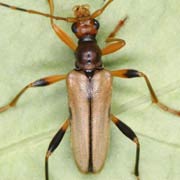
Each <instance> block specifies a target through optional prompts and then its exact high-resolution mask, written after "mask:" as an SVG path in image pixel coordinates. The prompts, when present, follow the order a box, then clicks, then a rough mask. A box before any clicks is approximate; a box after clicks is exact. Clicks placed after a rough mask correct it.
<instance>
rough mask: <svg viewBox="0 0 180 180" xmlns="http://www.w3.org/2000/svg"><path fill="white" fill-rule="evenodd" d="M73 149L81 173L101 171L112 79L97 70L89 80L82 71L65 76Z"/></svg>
mask: <svg viewBox="0 0 180 180" xmlns="http://www.w3.org/2000/svg"><path fill="white" fill-rule="evenodd" d="M67 87H68V88H67V89H68V97H69V109H70V114H71V115H70V125H71V140H72V149H73V154H74V157H75V161H76V163H77V166H78V167H79V169H80V170H81V171H82V172H85V173H86V172H93V173H95V172H98V171H100V170H101V168H102V167H103V164H104V161H105V159H106V155H107V151H108V145H109V122H110V104H111V94H112V76H111V73H110V72H109V71H107V70H98V71H96V72H95V74H94V75H93V77H92V79H88V77H87V76H86V75H85V73H83V72H82V71H75V70H73V71H71V72H70V73H69V74H68V76H67Z"/></svg>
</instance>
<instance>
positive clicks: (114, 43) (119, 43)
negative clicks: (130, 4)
mask: <svg viewBox="0 0 180 180" xmlns="http://www.w3.org/2000/svg"><path fill="white" fill-rule="evenodd" d="M126 20H127V16H126V17H125V18H124V19H123V20H120V21H119V23H118V24H117V25H116V27H115V28H114V30H113V31H112V32H111V33H110V34H109V36H108V37H107V38H106V43H111V44H108V45H107V46H105V47H104V48H103V49H102V55H106V54H110V53H113V52H115V51H117V50H119V49H121V48H122V47H123V46H125V44H126V43H125V41H124V40H123V39H119V38H115V36H116V34H117V32H118V31H119V30H120V29H121V27H122V26H123V25H124V23H125V21H126Z"/></svg>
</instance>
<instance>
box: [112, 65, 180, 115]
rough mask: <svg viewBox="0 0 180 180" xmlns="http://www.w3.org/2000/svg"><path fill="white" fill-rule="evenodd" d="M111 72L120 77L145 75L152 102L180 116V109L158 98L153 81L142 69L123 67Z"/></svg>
mask: <svg viewBox="0 0 180 180" xmlns="http://www.w3.org/2000/svg"><path fill="white" fill-rule="evenodd" d="M111 73H112V75H113V76H116V77H120V78H135V77H143V78H144V80H145V82H146V84H147V87H148V89H149V92H150V95H151V100H152V102H153V103H155V104H156V105H157V106H159V107H160V108H161V109H163V110H164V111H168V112H170V113H172V114H175V115H177V116H180V111H178V110H175V109H173V108H170V107H169V106H167V105H165V104H163V103H161V102H160V101H159V100H158V97H157V95H156V93H155V91H154V89H153V88H152V86H151V83H150V81H149V79H148V77H147V76H146V75H145V74H144V73H143V72H140V71H137V70H134V69H122V70H116V71H111Z"/></svg>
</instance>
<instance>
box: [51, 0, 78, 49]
mask: <svg viewBox="0 0 180 180" xmlns="http://www.w3.org/2000/svg"><path fill="white" fill-rule="evenodd" d="M48 3H49V8H50V14H51V16H53V15H54V2H53V0H48ZM50 22H51V26H52V28H53V30H54V31H55V33H56V34H57V36H58V37H59V38H60V39H61V40H62V41H63V42H64V43H65V44H66V45H67V46H69V47H70V48H71V49H72V50H73V51H75V50H76V47H77V45H76V43H74V41H73V40H72V38H71V37H70V36H69V35H68V34H67V33H66V32H64V31H63V30H62V29H61V28H60V27H58V26H57V25H56V24H55V23H54V21H53V18H50Z"/></svg>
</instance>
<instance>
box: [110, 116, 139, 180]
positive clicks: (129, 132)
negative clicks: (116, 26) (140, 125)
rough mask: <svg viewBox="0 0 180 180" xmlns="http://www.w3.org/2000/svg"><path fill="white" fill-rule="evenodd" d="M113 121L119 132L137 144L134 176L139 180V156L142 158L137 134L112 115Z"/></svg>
mask: <svg viewBox="0 0 180 180" xmlns="http://www.w3.org/2000/svg"><path fill="white" fill-rule="evenodd" d="M111 119H112V121H113V123H114V124H115V125H116V126H117V127H118V128H119V130H120V131H121V132H122V133H123V134H124V135H125V136H127V137H128V138H129V139H131V140H132V141H133V142H134V143H136V162H135V169H134V174H135V175H136V177H137V180H139V156H140V144H139V140H138V138H137V136H136V134H135V133H134V132H133V130H132V129H131V128H129V127H128V126H127V125H126V124H124V123H123V122H122V121H120V120H119V119H118V118H117V117H115V116H114V115H112V114H111Z"/></svg>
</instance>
